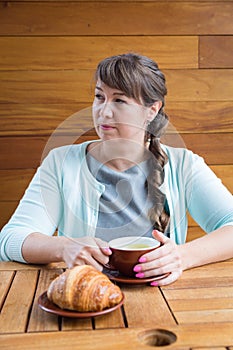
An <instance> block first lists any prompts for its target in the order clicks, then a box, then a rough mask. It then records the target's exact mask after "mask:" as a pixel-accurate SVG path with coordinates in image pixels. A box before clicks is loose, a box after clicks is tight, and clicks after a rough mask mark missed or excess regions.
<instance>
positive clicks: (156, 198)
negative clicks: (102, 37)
mask: <svg viewBox="0 0 233 350" xmlns="http://www.w3.org/2000/svg"><path fill="white" fill-rule="evenodd" d="M95 79H96V81H97V80H98V79H100V80H101V81H102V82H103V83H105V84H106V85H107V86H109V87H110V88H115V89H119V90H121V91H123V92H124V93H125V95H126V96H128V97H130V98H134V99H135V100H136V101H138V102H140V103H142V104H143V105H144V106H145V107H151V106H152V105H153V104H154V103H155V102H156V101H161V102H162V106H161V108H160V110H159V111H158V113H157V115H156V116H155V118H154V119H153V120H152V121H151V122H150V124H149V125H148V126H147V129H146V131H145V144H146V143H149V151H150V152H151V154H152V155H153V157H151V160H150V161H151V162H152V164H151V166H150V172H149V175H148V177H147V180H146V183H145V186H146V188H147V190H148V195H149V196H150V198H151V201H152V203H153V206H152V208H150V210H149V212H148V216H149V218H150V220H151V222H152V224H153V227H154V228H155V229H157V230H159V231H161V232H165V230H166V227H167V225H168V223H169V213H168V212H167V211H166V206H165V202H166V196H165V195H164V194H163V193H162V192H161V191H160V189H159V187H160V186H161V185H162V183H163V182H164V166H165V164H166V162H167V155H166V153H165V152H164V151H163V149H162V147H161V144H160V137H161V136H162V134H163V133H164V131H165V129H166V127H167V124H168V117H167V115H166V114H165V112H164V110H163V107H164V98H165V96H166V94H167V88H166V81H165V76H164V74H163V73H162V72H161V71H160V70H159V68H158V65H157V63H156V62H154V61H153V60H152V59H150V58H148V57H146V56H142V55H138V54H135V53H126V54H122V55H117V56H112V57H108V58H106V59H104V60H103V61H101V62H100V63H99V64H98V66H97V69H96V73H95Z"/></svg>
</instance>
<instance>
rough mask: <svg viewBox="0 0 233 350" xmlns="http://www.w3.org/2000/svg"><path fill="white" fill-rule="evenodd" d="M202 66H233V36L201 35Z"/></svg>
mask: <svg viewBox="0 0 233 350" xmlns="http://www.w3.org/2000/svg"><path fill="white" fill-rule="evenodd" d="M199 47H200V68H232V67H233V59H232V52H233V36H227V37H224V36H201V37H200V46H199Z"/></svg>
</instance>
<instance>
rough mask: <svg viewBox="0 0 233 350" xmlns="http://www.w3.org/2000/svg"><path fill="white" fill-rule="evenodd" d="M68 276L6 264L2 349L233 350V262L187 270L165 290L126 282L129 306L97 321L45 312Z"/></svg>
mask: <svg viewBox="0 0 233 350" xmlns="http://www.w3.org/2000/svg"><path fill="white" fill-rule="evenodd" d="M62 271H63V270H62V265H50V266H45V267H41V266H33V265H28V266H27V265H24V264H18V263H5V262H2V263H0V309H1V314H0V349H1V350H3V349H7V350H9V349H14V350H17V349H23V350H28V349H30V350H32V349H33V350H36V349H56V350H59V349H62V350H64V349H72V350H75V349H79V350H90V349H100V350H109V349H111V350H126V349H130V350H131V349H132V350H137V349H138V350H139V349H140V350H144V349H145V350H146V349H148V350H149V349H153V348H161V349H177V350H188V349H189V350H201V349H214V350H223V349H225V350H226V349H227V350H233V260H232V259H231V260H228V261H225V262H221V263H217V264H210V265H207V266H203V267H200V268H195V269H192V270H189V271H185V272H184V273H183V275H182V277H181V278H180V279H179V280H178V281H177V282H175V283H173V284H172V285H169V286H166V287H162V288H157V287H150V286H140V287H132V286H129V285H128V286H126V285H124V286H123V285H122V287H121V288H122V290H123V292H124V294H125V303H124V306H123V307H122V308H121V309H118V310H116V311H114V312H112V313H110V314H107V315H103V316H99V317H96V318H95V319H74V318H72V319H71V318H62V317H60V316H56V315H52V314H49V313H47V312H45V311H43V310H41V309H40V308H39V307H38V297H39V295H40V294H42V293H43V292H44V291H45V290H46V289H47V287H48V285H49V283H50V281H51V280H52V279H53V278H54V277H55V276H56V275H57V274H59V273H61V272H62ZM172 341H174V342H173V343H171V344H169V343H170V342H172ZM159 343H160V345H159ZM165 344H166V345H165ZM149 345H152V346H149ZM162 345H163V346H162Z"/></svg>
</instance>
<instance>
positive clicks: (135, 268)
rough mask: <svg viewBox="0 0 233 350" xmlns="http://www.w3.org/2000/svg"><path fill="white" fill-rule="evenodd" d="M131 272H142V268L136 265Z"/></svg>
mask: <svg viewBox="0 0 233 350" xmlns="http://www.w3.org/2000/svg"><path fill="white" fill-rule="evenodd" d="M133 270H134V272H139V271H141V270H142V267H141V266H138V265H137V266H134V268H133Z"/></svg>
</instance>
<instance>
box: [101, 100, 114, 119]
mask: <svg viewBox="0 0 233 350" xmlns="http://www.w3.org/2000/svg"><path fill="white" fill-rule="evenodd" d="M100 116H101V117H104V118H112V117H113V106H112V103H111V102H105V103H104V104H103V105H102V106H101V109H100Z"/></svg>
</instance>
